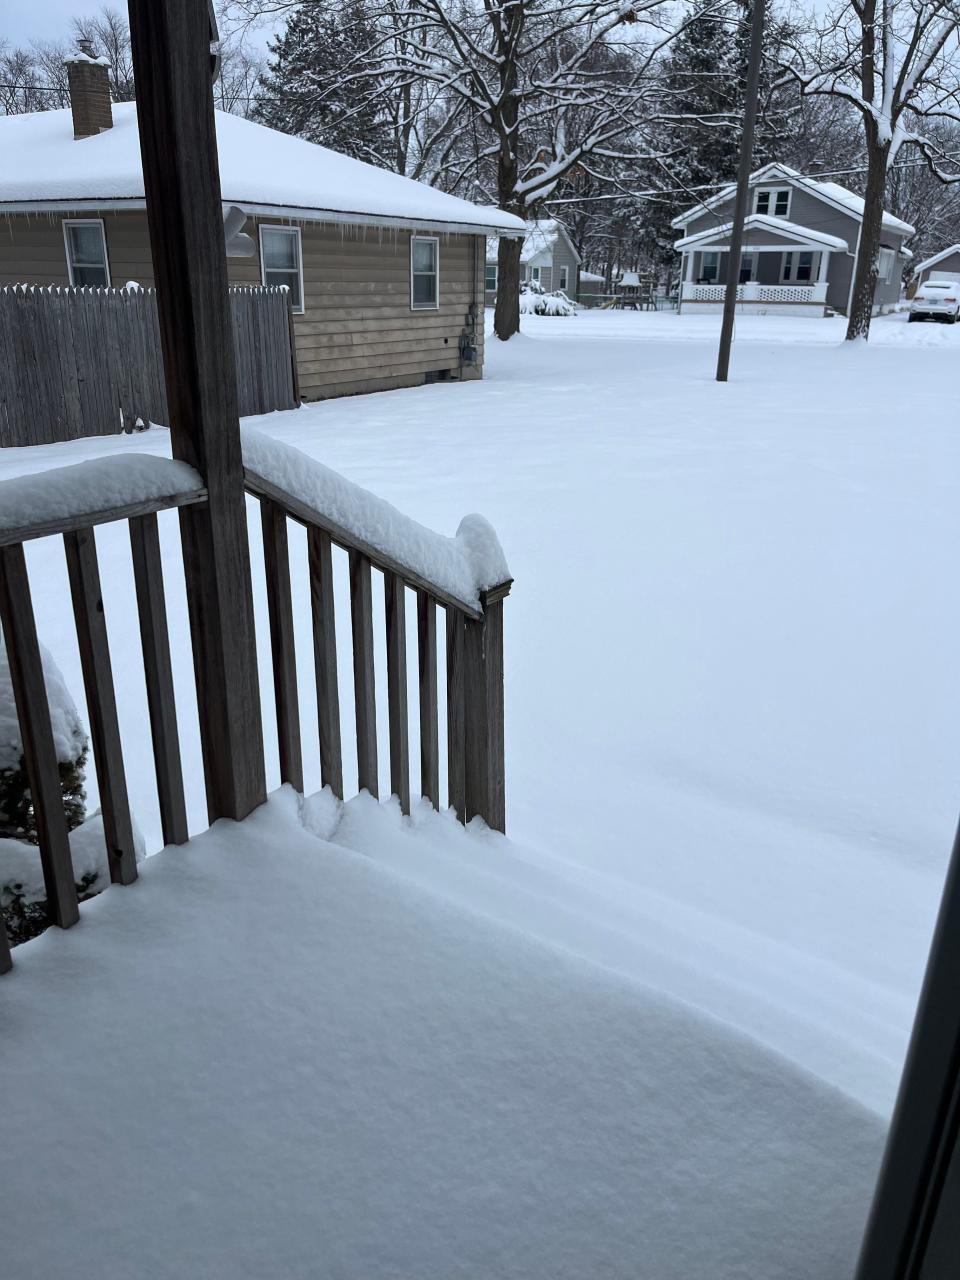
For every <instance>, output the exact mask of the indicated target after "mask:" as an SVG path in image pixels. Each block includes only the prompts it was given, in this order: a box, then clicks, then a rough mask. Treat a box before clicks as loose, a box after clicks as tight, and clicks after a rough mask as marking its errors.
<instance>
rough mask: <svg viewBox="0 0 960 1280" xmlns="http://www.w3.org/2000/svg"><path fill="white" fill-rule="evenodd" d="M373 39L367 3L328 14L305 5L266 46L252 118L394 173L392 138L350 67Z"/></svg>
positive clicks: (367, 86)
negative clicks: (392, 168)
mask: <svg viewBox="0 0 960 1280" xmlns="http://www.w3.org/2000/svg"><path fill="white" fill-rule="evenodd" d="M372 41H373V33H372V30H371V27H370V24H369V22H368V21H367V18H366V15H365V13H364V10H363V5H362V3H360V2H358V3H355V4H351V5H350V6H349V7H348V8H346V9H344V8H338V9H333V10H330V9H327V7H326V6H321V5H318V4H309V5H304V6H303V7H302V8H300V9H297V10H296V11H295V12H294V13H293V14H292V16H291V17H290V19H289V21H288V22H287V25H286V27H285V29H284V31H283V32H282V34H280V35H279V36H278V37H277V39H276V40H275V41H273V42H272V43H271V44H270V45H269V46H268V48H269V52H270V59H269V61H268V64H267V71H266V72H265V73H264V74H263V75H262V76H261V77H260V91H259V96H258V101H257V104H256V107H255V109H254V112H253V117H254V119H256V120H260V121H261V122H262V123H263V124H266V125H269V126H270V127H271V128H272V129H279V130H280V131H281V132H283V133H292V134H296V136H297V137H299V138H305V139H306V140H307V141H308V142H316V143H319V144H320V145H321V146H324V147H331V148H332V149H333V150H334V151H341V152H343V153H344V154H345V155H349V156H355V157H356V158H357V159H359V160H366V161H368V162H369V163H371V164H379V165H382V166H385V167H389V164H390V162H389V159H388V157H389V156H390V148H391V132H390V128H389V124H388V121H387V119H386V117H385V114H384V112H383V109H382V106H381V103H380V101H379V99H378V97H377V95H376V94H375V93H374V92H372V91H371V87H370V84H369V82H368V81H366V80H363V81H359V82H358V81H354V80H352V79H351V75H350V71H351V70H352V69H353V68H352V66H351V64H352V63H353V61H354V59H356V57H357V56H358V54H361V53H362V52H363V51H364V50H366V49H369V47H370V45H371V43H372Z"/></svg>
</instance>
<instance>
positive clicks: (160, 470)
mask: <svg viewBox="0 0 960 1280" xmlns="http://www.w3.org/2000/svg"><path fill="white" fill-rule="evenodd" d="M202 489H203V481H202V480H201V478H200V476H199V475H198V473H197V472H196V471H194V469H193V467H190V466H188V465H187V464H186V463H185V462H174V461H172V460H171V459H170V458H155V457H151V456H149V455H146V454H117V455H115V456H113V457H109V458H93V459H91V460H90V461H88V462H78V463H75V464H74V465H73V466H68V467H54V468H53V469H52V470H50V471H41V472H39V473H38V474H36V475H31V476H16V477H15V478H14V479H12V480H3V481H0V537H2V536H3V535H5V534H6V535H10V534H13V533H21V532H22V533H23V536H24V537H36V536H38V534H39V533H42V532H47V531H51V532H53V531H58V530H61V529H63V528H64V527H66V525H67V524H68V523H69V524H73V525H75V524H76V521H77V520H78V518H82V517H84V516H90V517H94V516H97V515H99V514H100V513H102V512H104V511H111V510H115V509H117V508H120V509H124V510H125V509H127V508H130V507H136V506H137V505H138V504H140V503H152V502H163V501H165V500H168V499H176V498H179V497H184V496H186V495H188V494H194V493H197V492H198V491H199V490H202ZM5 540H6V541H10V539H9V537H7V538H6V539H5Z"/></svg>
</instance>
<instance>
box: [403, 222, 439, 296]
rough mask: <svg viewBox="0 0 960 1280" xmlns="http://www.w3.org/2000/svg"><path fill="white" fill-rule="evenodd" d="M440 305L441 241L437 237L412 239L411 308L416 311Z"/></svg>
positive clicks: (415, 237)
mask: <svg viewBox="0 0 960 1280" xmlns="http://www.w3.org/2000/svg"><path fill="white" fill-rule="evenodd" d="M439 305H440V241H439V240H438V239H437V238H436V236H411V237H410V306H411V308H412V309H413V310H414V311H422V310H434V311H435V310H436V309H437V308H438V307H439Z"/></svg>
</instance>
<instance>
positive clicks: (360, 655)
mask: <svg viewBox="0 0 960 1280" xmlns="http://www.w3.org/2000/svg"><path fill="white" fill-rule="evenodd" d="M350 612H351V617H352V622H353V689H354V697H355V701H356V707H357V785H358V787H359V788H360V790H361V791H362V790H363V789H364V788H366V789H367V791H369V792H370V794H371V795H372V796H379V795H380V791H379V784H378V779H377V701H376V684H375V676H374V668H373V584H372V582H371V577H370V561H369V560H368V559H367V557H366V556H364V555H361V554H360V552H359V551H351V552H350Z"/></svg>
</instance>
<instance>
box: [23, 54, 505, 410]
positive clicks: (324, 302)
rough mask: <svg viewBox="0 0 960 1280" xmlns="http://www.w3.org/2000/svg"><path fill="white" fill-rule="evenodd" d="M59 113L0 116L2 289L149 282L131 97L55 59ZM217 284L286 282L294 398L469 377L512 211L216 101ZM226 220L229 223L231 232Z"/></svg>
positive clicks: (78, 64)
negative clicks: (62, 91)
mask: <svg viewBox="0 0 960 1280" xmlns="http://www.w3.org/2000/svg"><path fill="white" fill-rule="evenodd" d="M68 70H69V74H70V86H71V101H72V116H71V111H70V110H63V111H47V112H38V113H35V114H32V115H22V116H6V117H2V118H0V155H2V156H3V164H2V167H0V285H4V284H8V285H9V284H24V283H33V284H44V285H48V284H53V285H71V284H72V285H117V286H119V285H124V284H125V283H127V282H128V281H130V280H136V281H137V282H138V283H140V284H142V285H151V284H153V265H152V261H151V254H150V243H149V236H148V232H147V219H146V212H145V208H146V206H145V202H144V194H143V174H142V169H141V163H140V140H139V136H138V132H137V119H136V106H135V105H134V104H133V103H123V104H119V105H113V106H112V105H111V102H110V94H109V87H108V81H107V68H106V67H105V66H104V65H103V64H102V63H101V62H99V61H97V60H95V59H92V58H88V57H84V56H83V55H82V54H80V55H78V56H77V57H76V59H72V60H71V61H70V63H69V64H68ZM216 123H217V147H218V151H219V161H220V183H221V191H222V195H223V201H224V206H225V209H229V208H230V207H233V208H234V209H236V210H238V211H242V213H239V212H238V213H236V214H234V215H233V220H234V221H235V222H236V223H243V221H244V219H243V215H244V214H245V215H246V223H245V226H244V227H243V231H244V232H245V233H248V235H247V236H245V235H243V234H241V235H240V236H239V237H237V236H234V237H233V242H234V246H235V251H236V252H240V253H243V252H246V253H247V255H248V256H231V257H229V258H228V266H229V278H230V283H231V284H236V285H242V284H261V283H263V284H273V285H276V284H283V285H287V286H289V289H290V296H291V301H292V303H293V312H294V328H295V336H296V348H297V364H298V371H299V379H300V392H301V395H302V396H303V397H304V398H305V399H316V398H322V397H326V396H334V395H343V394H349V393H352V392H358V391H377V390H386V389H388V388H392V387H402V386H413V385H417V384H420V383H423V382H425V381H434V380H445V379H449V378H477V377H480V376H481V371H482V360H483V260H484V256H485V246H486V238H487V236H488V235H491V234H496V235H510V234H514V235H518V236H519V235H522V234H523V232H524V223H523V221H522V220H521V219H520V218H515V217H513V216H512V215H511V214H508V213H503V212H502V211H500V210H498V209H487V208H482V207H480V206H478V205H474V204H470V203H469V202H467V201H466V200H460V199H457V198H456V197H454V196H450V195H446V194H444V193H443V192H440V191H436V190H434V189H433V188H431V187H427V186H425V185H423V184H422V183H419V182H413V181H411V180H410V179H409V178H403V177H400V176H399V175H398V174H395V173H389V172H387V171H385V170H381V169H377V168H374V167H373V166H372V165H368V164H363V163H362V162H361V161H359V160H353V159H351V158H349V157H347V156H343V155H339V154H338V153H337V152H334V151H329V150H327V149H326V148H325V147H318V146H314V145H313V144H312V143H309V142H304V141H302V140H301V139H299V138H292V137H289V136H287V135H286V134H281V133H278V132H276V131H275V130H273V129H267V128H265V127H264V126H262V125H258V124H254V123H252V122H251V121H249V120H243V119H241V118H239V117H237V116H233V115H228V114H226V113H224V112H220V111H218V112H217V113H216ZM236 229H237V228H236V227H234V228H233V230H236Z"/></svg>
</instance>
